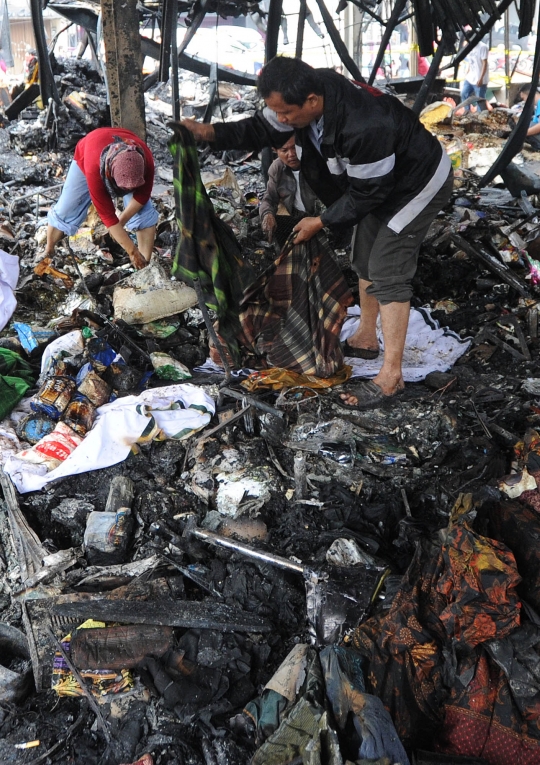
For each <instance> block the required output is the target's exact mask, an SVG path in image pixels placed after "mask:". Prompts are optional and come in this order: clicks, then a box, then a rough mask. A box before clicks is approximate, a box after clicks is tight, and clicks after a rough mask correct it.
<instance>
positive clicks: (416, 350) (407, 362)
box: [341, 305, 471, 382]
mask: <svg viewBox="0 0 540 765" xmlns="http://www.w3.org/2000/svg"><path fill="white" fill-rule="evenodd" d="M359 316H360V308H359V306H357V305H355V306H352V308H349V309H348V311H347V318H346V319H345V322H344V324H343V327H342V329H341V341H342V342H343V341H344V340H347V339H348V338H349V337H351V335H354V333H355V332H356V330H357V328H358V324H359V321H360V319H359ZM377 336H378V338H379V346H380V349H381V353H380V354H379V356H378V357H377V358H376V359H373V361H367V360H365V359H354V358H351V357H346V358H345V363H346V364H350V366H351V367H352V369H353V372H352V376H353V377H368V378H370V377H375V376H376V375H377V374H378V373H379V371H380V368H381V367H382V364H383V360H384V354H383V351H384V344H383V337H382V332H381V323H380V317H379V319H378V321H377ZM470 345H471V339H470V338H468V337H467V338H462V337H460V336H459V335H457V334H456V333H455V332H452V331H451V330H449V329H448V328H441V327H440V326H439V323H438V322H437V321H435V319H433V318H432V317H431V312H430V310H429V309H428V308H411V313H410V317H409V327H408V329H407V338H406V341H405V353H404V354H403V379H404V380H405V382H420V381H421V380H423V379H424V378H425V376H426V375H427V374H429V373H430V372H446V370H447V369H450V367H452V366H453V365H454V364H455V363H456V361H457V360H458V359H459V358H460V356H463V354H464V353H466V352H467V350H468V349H469V347H470Z"/></svg>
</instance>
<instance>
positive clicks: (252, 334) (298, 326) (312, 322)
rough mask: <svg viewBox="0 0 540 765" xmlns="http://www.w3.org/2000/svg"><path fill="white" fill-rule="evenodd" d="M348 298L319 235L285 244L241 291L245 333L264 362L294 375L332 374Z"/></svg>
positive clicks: (339, 365) (339, 360)
mask: <svg viewBox="0 0 540 765" xmlns="http://www.w3.org/2000/svg"><path fill="white" fill-rule="evenodd" d="M352 303H353V298H352V295H351V293H350V291H349V288H348V287H347V283H346V282H345V278H344V276H343V273H342V271H341V269H340V268H339V266H338V265H337V263H336V262H335V260H334V258H333V257H332V253H331V250H330V248H329V246H328V243H327V241H326V237H325V236H324V235H323V234H318V235H317V236H315V237H313V238H312V239H310V240H309V241H308V242H303V243H302V244H299V245H296V246H292V245H291V244H289V245H286V246H285V247H284V248H283V250H282V252H281V254H280V256H279V258H278V259H277V260H276V261H275V262H274V263H273V264H272V266H271V267H270V268H269V269H267V270H266V271H265V273H264V274H262V276H261V277H260V278H259V279H257V281H256V282H255V283H254V284H252V286H251V287H250V288H249V289H248V290H246V292H245V294H244V299H243V301H242V305H241V307H240V310H241V313H240V321H241V323H242V329H243V333H244V337H245V338H246V340H247V342H249V343H250V344H251V346H252V347H253V350H254V351H255V353H256V354H258V355H259V356H266V360H267V363H268V364H269V365H270V366H273V367H281V368H285V369H288V370H292V371H294V372H298V373H299V374H307V375H315V376H316V377H322V378H326V377H332V376H333V375H335V374H336V373H337V372H338V371H339V370H340V369H341V368H342V367H343V354H342V351H341V345H340V341H339V335H340V332H341V327H342V324H343V322H344V320H345V317H346V315H347V307H348V306H349V305H352Z"/></svg>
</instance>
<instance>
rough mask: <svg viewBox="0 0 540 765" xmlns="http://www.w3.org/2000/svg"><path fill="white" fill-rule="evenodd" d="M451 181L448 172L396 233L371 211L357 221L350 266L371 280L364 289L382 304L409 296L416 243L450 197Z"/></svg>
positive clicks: (414, 269)
mask: <svg viewBox="0 0 540 765" xmlns="http://www.w3.org/2000/svg"><path fill="white" fill-rule="evenodd" d="M453 180H454V174H453V172H452V171H451V172H450V174H449V176H448V179H447V180H446V181H445V182H444V184H443V185H442V186H441V188H440V190H439V191H438V192H437V194H436V195H435V196H434V197H433V199H432V200H431V202H430V203H429V204H428V205H427V206H426V207H424V209H423V210H422V211H421V212H420V213H419V215H417V217H416V218H415V219H414V220H413V221H411V223H409V224H408V225H407V226H405V228H404V229H403V230H402V231H401V232H400V233H399V234H396V232H395V231H392V229H390V228H388V226H387V225H386V224H385V223H383V222H382V221H380V220H379V219H378V218H376V217H375V216H374V215H371V214H370V215H366V217H365V218H363V220H362V221H361V222H360V223H359V224H358V226H357V228H356V231H355V235H354V240H353V243H352V262H351V266H352V268H353V270H354V271H355V272H356V273H357V274H358V276H359V277H360V279H365V280H366V281H369V282H371V285H370V286H369V287H368V288H367V292H368V293H369V294H370V295H374V296H375V297H376V298H377V300H378V301H379V303H382V305H386V304H387V303H406V302H407V301H409V300H410V299H411V297H412V294H413V292H412V280H413V277H414V275H415V273H416V265H417V262H418V252H419V250H420V245H421V244H422V242H423V241H424V237H425V235H426V234H427V232H428V229H429V227H430V225H431V223H432V222H433V220H434V219H435V217H436V215H437V213H439V212H440V210H441V209H442V208H443V207H444V206H445V204H446V203H447V202H448V200H449V199H450V195H451V193H452V188H453Z"/></svg>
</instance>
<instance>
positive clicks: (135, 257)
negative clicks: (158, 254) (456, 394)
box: [128, 245, 148, 271]
mask: <svg viewBox="0 0 540 765" xmlns="http://www.w3.org/2000/svg"><path fill="white" fill-rule="evenodd" d="M128 255H129V259H130V261H131V265H132V266H133V268H136V269H137V270H138V271H140V270H141V269H142V268H146V266H147V265H148V261H147V260H146V258H145V257H144V256H143V254H142V253H141V251H140V250H139V248H138V247H137V246H136V245H133V248H132V249H130V250H129V251H128Z"/></svg>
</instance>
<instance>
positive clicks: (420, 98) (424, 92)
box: [412, 38, 445, 114]
mask: <svg viewBox="0 0 540 765" xmlns="http://www.w3.org/2000/svg"><path fill="white" fill-rule="evenodd" d="M444 48H445V46H444V38H443V39H442V40H441V42H440V43H439V47H438V48H437V50H436V51H435V55H434V56H433V58H432V59H431V65H430V67H429V72H428V73H427V74H426V78H425V80H424V82H423V83H422V86H421V87H420V90H419V91H418V95H417V96H416V100H415V102H414V104H413V108H412V110H413V112H414V113H415V114H420V112H421V111H422V109H423V107H424V104H425V103H426V99H427V97H428V95H429V91H430V90H431V86H432V85H433V83H434V82H435V77H436V76H437V72H438V71H439V66H440V63H441V60H442V57H443V55H444Z"/></svg>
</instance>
